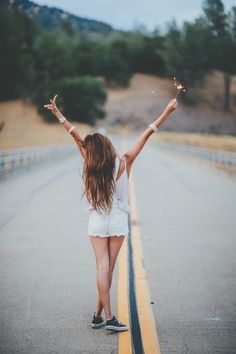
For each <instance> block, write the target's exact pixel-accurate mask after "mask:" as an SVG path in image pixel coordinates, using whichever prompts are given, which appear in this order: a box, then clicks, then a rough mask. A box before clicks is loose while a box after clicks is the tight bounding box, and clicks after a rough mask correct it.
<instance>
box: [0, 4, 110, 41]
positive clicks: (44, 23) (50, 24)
mask: <svg viewBox="0 0 236 354" xmlns="http://www.w3.org/2000/svg"><path fill="white" fill-rule="evenodd" d="M1 5H4V6H7V7H8V8H9V9H11V10H17V11H20V12H22V13H24V14H26V15H27V16H29V17H30V18H33V19H35V20H36V22H37V23H38V24H39V25H40V26H41V27H42V28H43V29H44V30H50V29H53V28H56V27H59V26H61V25H62V23H63V21H68V22H69V23H70V24H71V25H72V26H73V27H74V28H75V29H78V30H79V31H80V32H81V33H84V34H100V35H105V36H106V35H108V34H109V33H110V32H112V31H113V29H112V27H111V26H110V25H108V24H106V23H103V22H100V21H95V20H91V19H87V18H82V17H78V16H75V15H72V14H70V13H68V12H66V11H63V10H60V9H58V8H56V7H48V6H41V5H38V4H35V3H34V2H32V1H29V0H1Z"/></svg>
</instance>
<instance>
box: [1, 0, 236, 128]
mask: <svg viewBox="0 0 236 354" xmlns="http://www.w3.org/2000/svg"><path fill="white" fill-rule="evenodd" d="M7 4H8V5H9V3H8V2H7V1H5V2H4V1H3V2H2V3H1V5H0V52H1V56H0V77H1V83H2V85H1V86H0V100H1V101H4V100H9V99H13V98H30V100H32V102H34V103H35V104H36V105H37V107H38V109H39V111H40V113H42V115H43V116H44V117H45V119H46V120H47V121H48V122H54V120H53V119H52V118H51V115H50V114H48V112H47V111H46V110H45V109H43V104H45V103H47V102H48V100H49V98H50V97H52V96H53V95H54V94H55V93H57V94H58V95H59V98H60V97H61V101H60V100H59V103H60V107H61V108H62V109H63V112H64V113H65V114H68V115H69V116H70V117H71V118H72V119H73V120H75V121H76V120H77V121H82V122H86V123H89V124H91V125H94V124H95V121H96V119H101V118H103V117H104V115H105V113H104V111H103V105H104V103H105V102H106V90H105V87H106V86H108V87H114V86H124V87H126V86H127V85H129V81H130V79H131V77H132V75H133V74H134V73H147V74H154V75H159V76H162V77H173V76H174V75H175V76H176V77H177V78H178V80H180V81H181V82H182V83H184V85H186V86H187V87H188V88H189V94H188V95H186V96H185V97H183V99H184V100H185V102H186V103H187V104H195V103H196V102H197V100H198V94H197V93H198V89H199V88H200V87H201V86H202V84H203V82H204V78H205V76H206V75H207V73H209V72H210V71H212V70H215V69H216V70H220V71H221V72H222V73H223V76H224V87H222V92H223V94H224V105H223V107H222V109H223V110H224V111H228V110H229V109H230V87H231V78H232V75H235V74H236V65H235V58H236V7H232V8H231V10H230V11H229V12H228V13H226V12H225V9H224V5H223V3H222V2H221V0H205V1H204V2H203V11H202V16H200V17H199V18H196V19H195V21H193V22H185V23H184V24H183V25H182V26H181V27H178V26H177V24H176V23H175V22H174V21H173V22H171V23H169V24H168V26H167V30H166V32H165V34H161V33H160V32H159V31H158V30H155V31H153V32H152V33H147V31H142V30H140V31H139V30H137V31H135V30H134V31H130V32H123V31H116V30H113V29H112V28H111V27H110V26H109V25H104V24H101V25H99V23H98V22H96V23H95V21H91V24H90V25H91V26H92V28H93V31H92V34H91V32H89V31H85V30H84V29H85V28H88V26H89V23H87V22H86V23H83V24H82V25H81V24H80V25H77V22H76V16H73V15H71V19H70V18H69V19H68V18H67V19H63V20H62V21H60V22H56V24H55V25H53V23H51V25H50V26H44V22H45V23H46V19H47V17H42V16H41V17H40V18H37V16H28V15H27V13H24V12H22V11H19V10H17V9H16V8H13V7H10V6H6V5H7ZM27 4H28V5H30V6H32V4H33V3H31V2H29V1H26V0H25V1H24V6H27ZM57 11H59V10H57ZM47 16H48V15H47ZM54 17H55V16H54ZM87 21H89V20H87ZM95 25H96V26H95ZM79 26H80V27H79ZM81 26H82V27H81ZM86 26H87V27H86ZM62 98H63V101H62Z"/></svg>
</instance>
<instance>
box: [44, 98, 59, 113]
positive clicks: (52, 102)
mask: <svg viewBox="0 0 236 354" xmlns="http://www.w3.org/2000/svg"><path fill="white" fill-rule="evenodd" d="M56 99H57V95H55V96H54V97H53V99H50V103H49V104H45V105H44V107H45V108H47V109H49V110H50V111H51V112H52V113H53V114H55V115H56V114H57V113H60V111H59V109H58V108H57V105H56Z"/></svg>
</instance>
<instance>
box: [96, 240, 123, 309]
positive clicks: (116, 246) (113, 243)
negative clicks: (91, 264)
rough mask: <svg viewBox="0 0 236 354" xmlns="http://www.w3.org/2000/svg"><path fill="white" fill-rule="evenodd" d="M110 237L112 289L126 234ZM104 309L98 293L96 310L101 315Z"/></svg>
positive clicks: (110, 278)
mask: <svg viewBox="0 0 236 354" xmlns="http://www.w3.org/2000/svg"><path fill="white" fill-rule="evenodd" d="M108 239H109V241H108V252H109V289H110V288H111V284H112V276H113V270H114V268H115V264H116V259H117V256H118V253H119V251H120V248H121V246H122V244H123V241H124V239H125V236H110V237H109V238H108ZM102 310H103V304H102V301H101V298H100V295H99V294H98V301H97V311H96V314H97V316H101V314H102Z"/></svg>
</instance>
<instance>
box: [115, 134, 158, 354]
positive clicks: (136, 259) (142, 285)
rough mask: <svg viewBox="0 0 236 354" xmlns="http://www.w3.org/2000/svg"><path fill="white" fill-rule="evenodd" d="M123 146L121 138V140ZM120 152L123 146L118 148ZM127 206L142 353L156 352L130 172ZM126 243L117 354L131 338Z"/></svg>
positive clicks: (126, 352) (128, 350) (125, 351)
mask: <svg viewBox="0 0 236 354" xmlns="http://www.w3.org/2000/svg"><path fill="white" fill-rule="evenodd" d="M122 143H123V144H122V145H123V147H124V141H122ZM122 151H124V148H123V149H122ZM130 207H131V214H130V219H131V243H132V249H133V263H134V264H133V266H134V273H135V293H136V302H137V309H138V317H139V324H140V331H141V338H142V344H143V349H144V353H145V354H160V353H161V351H160V345H159V340H158V336H157V330H156V325H155V319H154V315H153V311H152V308H151V304H150V295H149V289H148V282H147V277H146V272H145V269H144V267H143V261H142V260H143V257H142V245H141V239H140V230H139V227H138V211H137V204H136V198H135V186H134V178H133V174H132V173H131V174H130ZM128 271H129V270H128V246H127V239H125V240H124V243H123V246H122V248H121V250H120V254H119V269H118V316H119V318H120V320H121V321H122V322H124V323H126V324H128V326H129V331H127V332H123V333H119V344H118V345H119V347H118V353H119V354H132V339H131V328H130V317H129V314H130V312H129V300H128V299H129V294H128V291H129V286H128V281H129V278H128Z"/></svg>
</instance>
